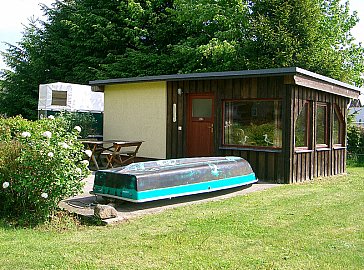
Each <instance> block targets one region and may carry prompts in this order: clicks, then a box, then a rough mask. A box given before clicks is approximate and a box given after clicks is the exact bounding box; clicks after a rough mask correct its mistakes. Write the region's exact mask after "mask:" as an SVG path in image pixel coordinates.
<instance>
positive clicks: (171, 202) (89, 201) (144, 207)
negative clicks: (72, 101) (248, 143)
mask: <svg viewBox="0 0 364 270" xmlns="http://www.w3.org/2000/svg"><path fill="white" fill-rule="evenodd" d="M94 177H95V172H93V173H92V175H90V176H89V177H87V178H86V179H84V180H83V181H84V182H85V186H84V188H83V192H82V194H80V195H77V196H74V197H72V198H69V199H66V200H63V201H62V202H60V204H59V206H60V207H61V208H63V209H66V210H68V211H70V212H72V213H77V214H79V215H83V216H89V217H92V216H93V214H94V207H95V205H96V204H98V203H99V204H107V202H106V201H105V200H104V199H102V198H101V197H100V196H95V195H91V194H90V191H91V190H92V186H93V181H94ZM279 185H280V184H275V183H268V182H261V181H259V182H258V183H256V184H253V185H251V186H245V187H244V186H243V187H238V188H232V189H226V190H220V191H214V192H208V193H201V194H196V195H188V196H183V197H176V198H171V199H164V200H158V201H152V202H144V203H133V202H128V201H122V200H115V201H114V202H113V203H111V204H109V205H112V206H113V207H114V208H115V209H116V210H117V211H118V216H117V217H116V218H110V219H106V220H103V221H104V223H106V224H114V223H119V222H123V221H126V220H129V219H132V218H135V217H140V216H143V215H147V214H153V213H160V212H162V211H164V210H166V209H171V208H175V207H181V206H185V205H191V204H198V203H204V202H208V201H218V200H224V199H227V198H231V197H235V196H241V195H245V194H248V193H251V192H256V191H261V190H265V189H268V188H272V187H276V186H279Z"/></svg>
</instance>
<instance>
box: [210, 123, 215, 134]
mask: <svg viewBox="0 0 364 270" xmlns="http://www.w3.org/2000/svg"><path fill="white" fill-rule="evenodd" d="M209 129H210V130H211V133H214V124H211V126H210V127H209Z"/></svg>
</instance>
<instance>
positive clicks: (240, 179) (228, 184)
mask: <svg viewBox="0 0 364 270" xmlns="http://www.w3.org/2000/svg"><path fill="white" fill-rule="evenodd" d="M254 182H257V180H256V178H255V174H254V173H251V174H248V175H243V176H236V177H232V178H225V179H220V180H213V181H209V182H201V183H196V184H189V185H183V186H175V187H169V188H161V189H153V190H146V191H140V192H136V191H133V193H134V192H135V193H134V194H133V195H132V196H131V198H130V197H129V198H130V199H133V200H136V201H149V200H156V199H160V198H168V197H176V196H182V195H187V194H196V193H202V192H208V191H213V190H221V189H227V188H232V187H238V186H243V185H247V184H251V183H254Z"/></svg>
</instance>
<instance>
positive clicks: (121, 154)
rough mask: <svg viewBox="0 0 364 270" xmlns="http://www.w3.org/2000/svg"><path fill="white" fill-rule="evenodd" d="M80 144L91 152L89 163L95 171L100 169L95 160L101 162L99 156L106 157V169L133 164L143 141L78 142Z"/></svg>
mask: <svg viewBox="0 0 364 270" xmlns="http://www.w3.org/2000/svg"><path fill="white" fill-rule="evenodd" d="M80 142H82V143H83V144H84V145H85V146H86V148H87V149H89V150H91V156H90V158H89V162H90V163H91V162H92V163H93V164H94V165H95V167H96V169H97V170H99V169H100V167H99V164H98V162H97V159H99V160H101V158H100V157H101V156H105V157H106V160H107V167H108V168H109V167H113V165H114V164H115V163H117V164H119V165H127V164H128V163H132V162H134V158H135V157H136V154H137V153H138V150H139V148H140V146H141V144H142V143H143V141H126V140H105V141H97V140H80ZM100 162H101V161H100Z"/></svg>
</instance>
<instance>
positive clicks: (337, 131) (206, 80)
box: [90, 67, 360, 183]
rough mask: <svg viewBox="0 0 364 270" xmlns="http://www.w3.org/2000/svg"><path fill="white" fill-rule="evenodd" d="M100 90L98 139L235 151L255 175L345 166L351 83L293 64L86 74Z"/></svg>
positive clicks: (328, 171) (324, 172)
mask: <svg viewBox="0 0 364 270" xmlns="http://www.w3.org/2000/svg"><path fill="white" fill-rule="evenodd" d="M90 85H91V86H92V88H93V91H101V92H104V102H105V109H104V138H105V139H125V140H143V141H145V143H143V145H142V147H141V149H140V155H141V156H143V157H146V158H153V159H166V158H167V159H169V158H179V157H197V156H230V155H232V156H239V157H243V158H244V159H246V160H247V161H249V163H250V164H251V166H252V168H253V170H254V172H255V173H256V175H257V177H258V178H259V179H261V180H267V181H273V182H278V183H294V182H301V181H305V180H309V179H313V178H315V177H321V176H330V175H336V174H342V173H345V167H346V166H345V163H346V114H347V106H348V104H349V101H350V99H351V98H357V97H358V96H359V93H360V91H359V89H358V88H357V87H355V86H352V85H348V84H345V83H342V82H340V81H337V80H334V79H331V78H328V77H325V76H321V75H318V74H316V73H313V72H310V71H307V70H304V69H301V68H296V67H294V68H277V69H263V70H243V71H229V72H210V73H193V74H177V75H162V76H148V77H135V78H120V79H110V80H98V81H91V82H90Z"/></svg>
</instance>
